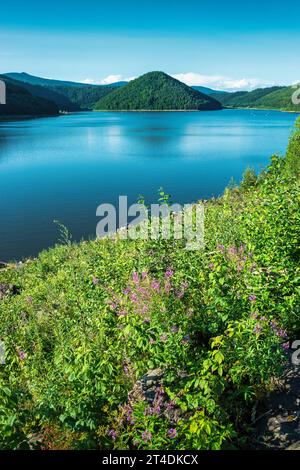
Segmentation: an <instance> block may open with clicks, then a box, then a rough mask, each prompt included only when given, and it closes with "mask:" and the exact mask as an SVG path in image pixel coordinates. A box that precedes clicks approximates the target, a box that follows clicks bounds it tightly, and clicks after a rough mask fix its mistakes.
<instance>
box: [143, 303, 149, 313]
mask: <svg viewBox="0 0 300 470" xmlns="http://www.w3.org/2000/svg"><path fill="white" fill-rule="evenodd" d="M148 310H149V308H148V306H147V305H143V308H142V313H147V312H148Z"/></svg>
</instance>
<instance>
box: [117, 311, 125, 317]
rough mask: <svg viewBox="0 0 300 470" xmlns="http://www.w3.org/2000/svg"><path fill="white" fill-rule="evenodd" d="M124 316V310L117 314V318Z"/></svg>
mask: <svg viewBox="0 0 300 470" xmlns="http://www.w3.org/2000/svg"><path fill="white" fill-rule="evenodd" d="M125 315H126V312H125V310H120V311H119V312H117V316H118V317H125Z"/></svg>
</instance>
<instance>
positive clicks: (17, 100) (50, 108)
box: [0, 75, 59, 116]
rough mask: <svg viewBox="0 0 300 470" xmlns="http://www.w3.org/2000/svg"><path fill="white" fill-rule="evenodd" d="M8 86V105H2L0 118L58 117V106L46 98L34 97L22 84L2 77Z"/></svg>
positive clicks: (0, 76)
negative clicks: (24, 116) (23, 116)
mask: <svg viewBox="0 0 300 470" xmlns="http://www.w3.org/2000/svg"><path fill="white" fill-rule="evenodd" d="M0 78H1V80H3V81H4V82H5V84H6V104H5V105H0V116H11V115H29V116H42V115H56V114H58V112H59V108H58V106H57V105H56V104H55V103H53V102H52V101H50V100H48V99H45V97H38V96H34V95H33V94H32V93H30V91H29V90H26V89H25V88H24V87H22V84H21V83H20V82H17V81H15V80H11V79H8V78H7V77H5V76H3V75H0Z"/></svg>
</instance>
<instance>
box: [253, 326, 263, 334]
mask: <svg viewBox="0 0 300 470" xmlns="http://www.w3.org/2000/svg"><path fill="white" fill-rule="evenodd" d="M261 330H262V327H261V325H258V324H257V325H255V327H254V328H253V332H254V333H257V334H258V333H260V332H261Z"/></svg>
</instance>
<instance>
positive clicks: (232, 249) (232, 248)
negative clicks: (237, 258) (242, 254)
mask: <svg viewBox="0 0 300 470" xmlns="http://www.w3.org/2000/svg"><path fill="white" fill-rule="evenodd" d="M228 254H229V255H232V256H234V255H236V254H237V249H236V247H235V246H230V247H229V248H228Z"/></svg>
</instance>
